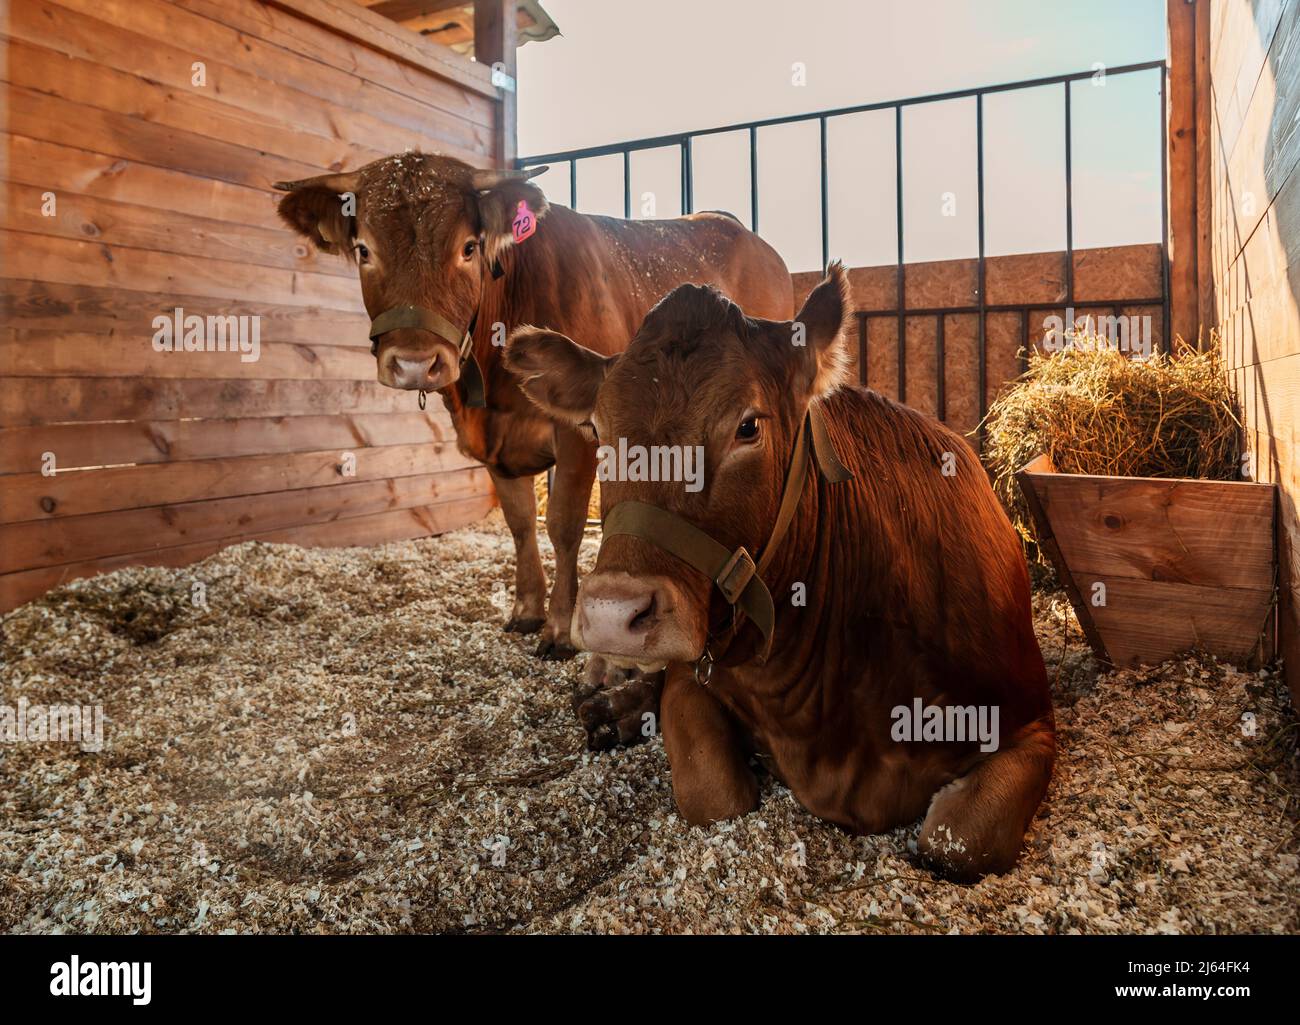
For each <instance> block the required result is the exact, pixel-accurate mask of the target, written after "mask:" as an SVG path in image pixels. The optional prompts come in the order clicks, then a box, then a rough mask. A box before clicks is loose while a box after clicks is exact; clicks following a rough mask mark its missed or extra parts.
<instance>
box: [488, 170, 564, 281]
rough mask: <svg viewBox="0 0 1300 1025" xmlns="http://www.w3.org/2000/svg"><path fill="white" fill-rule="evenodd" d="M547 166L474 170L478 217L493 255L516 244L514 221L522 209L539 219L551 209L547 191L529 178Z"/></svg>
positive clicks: (489, 253)
mask: <svg viewBox="0 0 1300 1025" xmlns="http://www.w3.org/2000/svg"><path fill="white" fill-rule="evenodd" d="M545 170H546V168H545V167H530V168H527V169H526V170H523V171H475V172H474V177H473V186H474V189H475V191H476V192H477V194H478V210H479V220H480V222H481V223H482V225H483V237H484V241H485V243H486V246H487V255H488V256H489V257H490V258H493V259H495V258H496V257H497V256H498V255H499V254H500V252H501V250H503V249H505V248H506V247H507V246H509V245H511V244H513V242H514V222H515V219H516V218H517V217H518V216H519V215H520V214H521V213H526V212H530V213H531V215H532V218H533V221H534V223H536V222H539V221H541V219H542V218H543V217H545V216H546V213H547V211H548V210H550V204H549V203H547V202H546V195H545V193H543V192H542V190H541V189H539V188H538V187H537V186H536V185H534V184H532V182H530V181H529V180H528V179H529V178H532V177H535V176H536V175H539V174H541V173H542V172H543V171H545ZM520 203H523V204H525V209H524V210H521V209H520V206H519V204H520Z"/></svg>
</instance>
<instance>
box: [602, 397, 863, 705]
mask: <svg viewBox="0 0 1300 1025" xmlns="http://www.w3.org/2000/svg"><path fill="white" fill-rule="evenodd" d="M813 460H815V461H816V463H817V470H818V474H819V475H820V476H821V477H822V478H824V479H825V480H826V481H827V483H831V484H837V483H841V482H843V481H847V480H851V479H852V478H853V474H852V473H851V472H850V471H849V470H848V469H847V468H846V467H845V466H844V464H843V463H841V462H840V460H839V458H838V456H837V455H836V453H835V447H834V445H833V444H832V443H831V439H830V434H829V432H828V431H827V430H826V424H825V421H824V420H823V417H822V412H821V409H820V406H819V405H818V404H817V403H815V402H814V403H812V404H810V405H809V406H808V409H807V412H806V413H805V414H804V417H803V419H802V421H800V424H799V430H798V432H797V434H796V435H795V441H794V445H793V448H792V450H791V454H790V461H789V464H788V467H787V470H786V475H785V483H784V485H783V487H782V489H781V504H780V506H779V508H778V510H777V515H776V521H775V523H774V524H773V525H772V532H771V534H770V535H769V536H768V539H767V543H766V544H765V545H764V546H763V548H762V550H761V552H760V555H759V559H758V561H757V562H755V561H754V558H753V557H752V556H751V555H750V554H749V552H748V551H747V550H746V549H745V547H744V545H741V546H740V547H738V548H737V549H736V550H735V551H734V552H733V551H730V550H728V548H727V547H726V546H725V545H723V544H722V543H720V542H719V541H716V540H715V539H714V538H713V537H711V536H710V535H709V534H707V533H705V532H704V531H703V530H701V529H700V528H699V527H697V526H696V525H695V524H693V523H691V522H690V521H689V520H687V519H685V518H684V517H682V516H679V515H677V514H676V513H674V512H670V511H669V510H667V509H664V508H661V507H660V506H656V505H650V504H649V503H646V502H636V501H627V502H620V503H619V504H618V505H616V506H614V507H613V508H612V509H610V511H609V513H608V515H607V516H606V517H605V522H604V524H603V526H604V539H608V538H610V537H613V536H616V535H618V534H628V535H631V536H634V537H639V538H641V539H642V540H644V541H648V542H649V543H651V544H653V545H655V546H656V547H657V548H660V549H663V550H664V551H666V552H668V553H669V554H670V555H675V556H676V557H677V558H679V559H681V560H682V561H683V562H685V563H686V564H687V565H689V566H692V567H694V568H695V569H697V570H699V571H700V572H701V573H703V574H704V575H705V576H707V577H708V578H709V579H710V580H712V581H713V584H714V586H715V587H717V589H718V591H719V593H720V594H721V595H722V597H723V599H724V600H725V601H726V602H727V604H728V605H729V606H730V607H731V621H730V623H729V624H728V625H727V626H726V627H725V628H724V629H722V630H714V629H713V628H712V624H710V631H709V636H708V637H707V638H706V640H705V644H704V651H703V653H701V655H700V657H699V659H698V660H697V661H696V664H695V678H696V679H697V680H699V682H700V683H701V684H705V685H707V684H708V682H709V678H710V677H711V676H712V673H713V665H714V663H715V662H717V661H718V660H720V659H721V658H722V657H723V656H724V655H725V654H726V651H727V649H728V648H730V647H731V644H732V642H733V641H734V640H735V639H736V637H737V635H738V634H739V633H740V631H741V629H742V628H743V626H744V622H745V619H749V620H750V621H752V622H753V624H754V626H755V627H757V628H758V630H759V631H760V633H761V634H762V635H763V645H762V647H761V649H760V651H759V654H758V661H759V662H760V664H761V663H764V662H766V661H767V659H768V657H769V655H770V654H771V650H772V638H773V635H774V634H775V631H776V607H775V605H774V604H773V601H772V593H771V591H769V590H768V587H767V584H766V583H764V581H763V574H764V573H765V572H766V571H767V570H768V569H769V568H770V567H771V565H772V562H773V559H774V558H775V556H776V553H777V551H778V550H779V549H780V547H781V542H782V541H783V540H785V536H786V534H787V532H788V531H789V529H790V525H791V524H792V523H793V522H794V516H795V513H796V511H797V510H798V508H799V503H800V501H801V499H802V498H803V492H804V485H805V484H806V483H807V480H808V466H809V463H810V461H813Z"/></svg>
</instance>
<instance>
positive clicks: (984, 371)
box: [975, 93, 988, 450]
mask: <svg viewBox="0 0 1300 1025" xmlns="http://www.w3.org/2000/svg"><path fill="white" fill-rule="evenodd" d="M975 197H976V202H977V203H978V205H979V281H978V282H977V284H976V289H977V290H978V292H979V303H980V312H979V318H980V323H979V338H978V342H977V344H976V353H977V359H978V360H979V366H978V369H977V371H976V377H977V380H978V387H979V413H980V432H979V446H980V449H981V450H983V448H984V414H985V413H987V412H988V333H987V321H988V313H987V312H986V310H985V308H984V307H985V306H986V305H987V304H988V297H987V296H986V295H985V292H986V291H987V289H986V288H985V285H986V284H987V267H986V266H985V260H984V94H983V93H977V94H976V96H975Z"/></svg>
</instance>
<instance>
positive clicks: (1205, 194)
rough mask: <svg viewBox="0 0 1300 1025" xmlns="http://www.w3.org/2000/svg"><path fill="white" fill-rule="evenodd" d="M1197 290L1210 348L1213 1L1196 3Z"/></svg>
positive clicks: (1213, 319) (1214, 315)
mask: <svg viewBox="0 0 1300 1025" xmlns="http://www.w3.org/2000/svg"><path fill="white" fill-rule="evenodd" d="M1195 45H1196V79H1195V85H1196V102H1195V114H1196V289H1197V292H1198V294H1199V298H1200V304H1199V307H1198V310H1199V318H1198V319H1199V320H1200V324H1201V327H1202V328H1203V330H1204V331H1205V337H1204V338H1202V339H1201V345H1202V346H1203V347H1205V348H1209V347H1210V337H1209V332H1210V329H1211V328H1212V327H1214V326H1216V325H1217V324H1218V323H1219V315H1218V310H1217V309H1216V306H1215V302H1214V255H1213V253H1214V250H1213V246H1214V242H1213V232H1214V178H1213V173H1214V172H1213V167H1212V166H1211V163H1212V161H1211V156H1210V155H1211V153H1213V152H1214V151H1213V149H1212V147H1213V142H1212V141H1211V136H1210V119H1211V116H1212V115H1211V113H1210V111H1211V100H1210V98H1211V96H1212V95H1213V94H1212V92H1211V91H1210V0H1200V2H1199V3H1197V4H1196V34H1195Z"/></svg>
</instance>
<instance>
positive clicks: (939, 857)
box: [919, 716, 1056, 882]
mask: <svg viewBox="0 0 1300 1025" xmlns="http://www.w3.org/2000/svg"><path fill="white" fill-rule="evenodd" d="M1055 754H1056V736H1055V731H1054V729H1053V726H1052V720H1051V718H1050V716H1049V717H1048V718H1046V719H1039V720H1038V721H1036V722H1033V723H1030V724H1029V725H1028V726H1026V727H1025V728H1024V729H1022V730H1020V731H1019V732H1018V733H1017V734H1016V736H1015V737H1014V738H1013V740H1012V742H1011V744H1010V745H1008V746H1007V747H1005V748H1003V749H1002V750H1000V751H998V752H996V753H995V754H992V755H990V756H989V757H987V758H985V759H984V760H983V761H981V762H979V763H978V764H976V765H975V767H974V768H973V769H971V770H970V771H969V772H967V773H966V775H964V776H959V777H958V778H957V779H955V780H953V781H952V782H951V783H949V784H948V785H947V786H945V787H943V788H941V789H940V790H939V791H938V792H937V793H935V795H934V797H933V798H932V799H931V801H930V810H929V812H928V813H927V814H926V816H925V821H924V822H923V823H921V836H920V841H919V850H920V854H921V857H922V858H923V859H924V860H926V861H927V862H929V863H930V864H932V865H933V866H934V867H935V868H936V869H938V870H939V871H940V872H942V873H943V874H944V875H947V876H950V877H951V878H953V879H956V880H959V881H962V882H973V881H975V880H977V879H979V878H980V877H981V876H983V875H985V874H986V873H989V872H994V873H999V874H1000V873H1002V872H1005V871H1007V870H1008V869H1009V868H1011V866H1012V865H1014V864H1015V861H1016V857H1017V856H1018V855H1019V854H1020V848H1021V846H1022V845H1023V843H1024V839H1025V830H1026V829H1028V828H1029V822H1030V820H1031V819H1032V818H1033V817H1034V812H1035V811H1037V810H1038V806H1039V804H1040V803H1042V800H1043V795H1044V794H1045V793H1046V792H1047V784H1048V781H1049V780H1050V779H1051V777H1052V761H1053V759H1054V757H1055Z"/></svg>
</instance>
